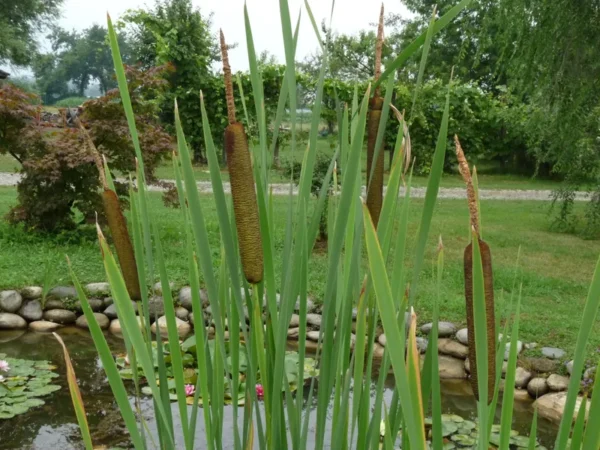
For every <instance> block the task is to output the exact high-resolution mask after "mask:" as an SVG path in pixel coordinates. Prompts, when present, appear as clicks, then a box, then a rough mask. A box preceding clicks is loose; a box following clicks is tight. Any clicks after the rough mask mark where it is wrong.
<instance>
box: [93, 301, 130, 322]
mask: <svg viewBox="0 0 600 450" xmlns="http://www.w3.org/2000/svg"><path fill="white" fill-rule="evenodd" d="M131 306H133V310H134V311H135V313H136V314H137V312H138V308H137V303H136V302H134V301H133V300H132V301H131ZM100 310H101V309H100ZM103 313H104V315H105V316H106V317H108V318H109V319H111V320H112V319H116V318H117V306H116V305H115V304H114V303H111V304H110V305H108V307H107V308H105V309H104V311H103Z"/></svg>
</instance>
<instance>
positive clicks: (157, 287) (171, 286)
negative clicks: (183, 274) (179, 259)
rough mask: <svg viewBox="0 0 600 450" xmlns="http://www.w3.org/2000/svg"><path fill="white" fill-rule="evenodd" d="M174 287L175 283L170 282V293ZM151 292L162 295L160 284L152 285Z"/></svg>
mask: <svg viewBox="0 0 600 450" xmlns="http://www.w3.org/2000/svg"><path fill="white" fill-rule="evenodd" d="M174 287H175V283H173V282H172V281H170V282H169V289H171V291H172V290H173V288H174ZM152 292H154V293H155V294H156V295H162V293H163V288H162V283H161V282H160V281H158V282H156V283H155V284H154V286H153V287H152Z"/></svg>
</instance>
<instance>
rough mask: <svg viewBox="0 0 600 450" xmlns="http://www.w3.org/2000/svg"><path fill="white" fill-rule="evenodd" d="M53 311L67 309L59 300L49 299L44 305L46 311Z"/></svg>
mask: <svg viewBox="0 0 600 450" xmlns="http://www.w3.org/2000/svg"><path fill="white" fill-rule="evenodd" d="M51 309H65V304H64V303H63V302H62V301H61V300H59V299H57V298H49V299H48V300H46V303H45V304H44V311H50V310H51Z"/></svg>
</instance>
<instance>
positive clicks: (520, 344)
mask: <svg viewBox="0 0 600 450" xmlns="http://www.w3.org/2000/svg"><path fill="white" fill-rule="evenodd" d="M505 345H506V347H505V348H504V361H508V357H509V356H510V342H507V343H506V344H505ZM522 351H523V342H521V341H517V355H519V354H521V352H522Z"/></svg>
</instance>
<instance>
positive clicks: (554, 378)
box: [546, 373, 569, 392]
mask: <svg viewBox="0 0 600 450" xmlns="http://www.w3.org/2000/svg"><path fill="white" fill-rule="evenodd" d="M546 383H548V387H549V388H550V390H551V391H553V392H561V391H566V390H567V389H569V377H564V376H562V375H557V374H555V373H553V374H552V375H550V376H549V377H548V379H547V380H546Z"/></svg>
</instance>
